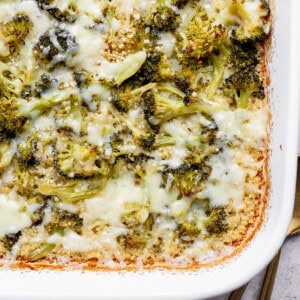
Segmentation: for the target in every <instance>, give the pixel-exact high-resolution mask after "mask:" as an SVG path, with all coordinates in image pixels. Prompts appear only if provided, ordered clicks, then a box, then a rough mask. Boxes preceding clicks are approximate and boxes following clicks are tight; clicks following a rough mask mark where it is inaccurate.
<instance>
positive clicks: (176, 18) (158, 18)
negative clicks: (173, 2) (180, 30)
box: [147, 0, 180, 31]
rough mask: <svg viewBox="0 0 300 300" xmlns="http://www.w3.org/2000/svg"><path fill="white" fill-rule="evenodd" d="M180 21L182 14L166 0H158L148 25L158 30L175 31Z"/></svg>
mask: <svg viewBox="0 0 300 300" xmlns="http://www.w3.org/2000/svg"><path fill="white" fill-rule="evenodd" d="M179 23H180V15H179V14H178V13H177V12H176V10H174V9H173V8H172V7H171V6H168V5H167V4H166V0H157V1H156V6H155V8H154V10H153V11H152V13H151V14H150V16H149V19H148V22H147V25H148V26H149V27H150V28H152V29H154V30H157V31H174V30H175V29H176V28H177V27H178V25H179Z"/></svg>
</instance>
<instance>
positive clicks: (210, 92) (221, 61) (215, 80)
mask: <svg viewBox="0 0 300 300" xmlns="http://www.w3.org/2000/svg"><path fill="white" fill-rule="evenodd" d="M219 51H220V53H219V54H218V55H216V54H212V55H211V61H212V64H213V67H214V71H213V75H212V80H211V83H210V84H209V86H208V89H207V93H206V96H207V98H208V99H211V98H212V97H213V96H214V95H215V93H216V91H217V89H218V88H219V86H220V85H221V82H222V80H223V77H224V71H225V67H226V63H227V62H228V60H229V57H230V52H229V50H228V49H227V48H226V47H225V46H223V45H221V46H220V47H219Z"/></svg>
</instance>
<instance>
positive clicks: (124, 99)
mask: <svg viewBox="0 0 300 300" xmlns="http://www.w3.org/2000/svg"><path fill="white" fill-rule="evenodd" d="M155 86H156V84H155V83H149V84H146V85H145V86H142V87H140V88H137V89H131V88H130V87H129V86H128V85H124V89H122V88H118V89H115V91H114V92H113V96H112V103H113V105H114V106H115V108H116V109H117V110H118V111H120V112H127V111H128V110H129V109H130V108H131V107H132V105H133V104H134V103H136V102H137V101H138V100H139V99H140V98H141V96H142V95H143V94H144V93H146V92H147V91H149V90H151V89H153V88H154V87H155Z"/></svg>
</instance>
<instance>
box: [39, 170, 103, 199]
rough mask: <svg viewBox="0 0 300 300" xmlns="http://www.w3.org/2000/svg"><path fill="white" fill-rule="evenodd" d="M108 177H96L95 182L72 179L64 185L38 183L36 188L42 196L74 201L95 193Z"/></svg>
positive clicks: (101, 187) (100, 188) (89, 196)
mask: <svg viewBox="0 0 300 300" xmlns="http://www.w3.org/2000/svg"><path fill="white" fill-rule="evenodd" d="M107 179H108V177H107V176H103V177H101V178H100V177H97V178H95V182H94V181H92V182H90V181H88V180H87V179H85V180H79V179H78V180H72V181H70V182H67V183H66V184H65V185H55V184H44V183H39V186H38V188H37V189H36V190H37V192H38V193H40V194H42V195H44V196H55V197H58V198H59V199H60V200H61V201H63V202H65V203H76V202H79V201H82V200H85V199H88V198H91V197H93V196H95V195H97V194H98V193H99V192H100V191H101V190H102V189H103V187H104V186H105V184H106V182H107Z"/></svg>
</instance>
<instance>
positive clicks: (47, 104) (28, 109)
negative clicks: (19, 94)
mask: <svg viewBox="0 0 300 300" xmlns="http://www.w3.org/2000/svg"><path fill="white" fill-rule="evenodd" d="M70 98H72V94H70V93H69V92H68V91H67V90H65V91H63V90H61V91H60V93H57V94H53V95H51V96H49V97H48V96H47V97H46V96H45V97H41V98H39V99H38V98H34V99H32V100H30V101H24V100H20V101H19V106H18V110H19V115H20V116H24V117H27V118H36V117H38V116H39V115H42V114H43V113H45V112H47V111H49V109H51V108H53V107H54V106H57V105H59V104H61V103H62V102H64V101H69V100H70Z"/></svg>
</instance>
